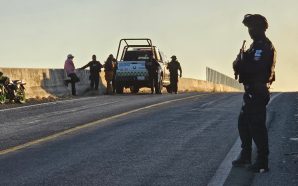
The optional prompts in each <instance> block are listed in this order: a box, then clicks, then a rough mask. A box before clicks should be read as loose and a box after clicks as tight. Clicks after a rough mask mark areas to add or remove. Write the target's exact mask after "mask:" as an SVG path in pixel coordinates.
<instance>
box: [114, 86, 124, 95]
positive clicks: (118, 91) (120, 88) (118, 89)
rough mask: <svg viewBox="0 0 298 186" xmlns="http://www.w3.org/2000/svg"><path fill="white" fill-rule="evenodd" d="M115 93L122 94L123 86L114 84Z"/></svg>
mask: <svg viewBox="0 0 298 186" xmlns="http://www.w3.org/2000/svg"><path fill="white" fill-rule="evenodd" d="M116 93H117V94H123V86H121V85H118V86H116Z"/></svg>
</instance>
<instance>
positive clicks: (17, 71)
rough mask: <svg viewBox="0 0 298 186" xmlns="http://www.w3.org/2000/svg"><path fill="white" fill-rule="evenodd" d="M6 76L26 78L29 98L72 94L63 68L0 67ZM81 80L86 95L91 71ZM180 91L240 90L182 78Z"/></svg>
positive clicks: (84, 72)
mask: <svg viewBox="0 0 298 186" xmlns="http://www.w3.org/2000/svg"><path fill="white" fill-rule="evenodd" d="M0 71H1V72H3V73H4V75H5V76H8V77H10V79H12V80H16V79H19V80H25V82H26V83H27V84H26V94H27V98H43V97H49V96H53V97H57V96H58V97H59V96H68V95H71V87H70V85H69V86H68V87H66V86H65V85H64V83H63V80H64V79H65V78H66V74H65V72H64V70H63V69H37V68H36V69H35V68H0ZM76 73H77V75H78V77H79V78H80V82H79V83H77V84H76V87H77V93H78V95H84V94H85V93H86V90H88V88H89V71H88V70H78V71H77V72H76ZM99 84H100V85H99V91H98V94H103V93H104V91H105V87H106V82H105V80H104V72H102V73H101V74H100V83H99ZM179 91H183V92H191V91H199V92H238V91H239V90H237V89H235V88H232V87H227V86H224V85H219V84H214V83H210V82H206V81H203V80H196V79H190V78H181V79H180V80H179Z"/></svg>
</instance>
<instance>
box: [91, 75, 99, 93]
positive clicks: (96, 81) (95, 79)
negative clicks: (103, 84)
mask: <svg viewBox="0 0 298 186" xmlns="http://www.w3.org/2000/svg"><path fill="white" fill-rule="evenodd" d="M98 85H99V74H91V75H90V87H91V88H95V89H96V90H97V89H98Z"/></svg>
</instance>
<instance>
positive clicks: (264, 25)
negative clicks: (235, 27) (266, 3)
mask: <svg viewBox="0 0 298 186" xmlns="http://www.w3.org/2000/svg"><path fill="white" fill-rule="evenodd" d="M242 23H243V24H244V25H245V26H247V27H249V28H261V29H263V30H264V31H265V30H266V29H268V21H267V19H266V18H265V17H264V16H262V15H260V14H246V15H245V16H244V19H243V21H242Z"/></svg>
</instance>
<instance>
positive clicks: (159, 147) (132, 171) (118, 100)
mask: <svg viewBox="0 0 298 186" xmlns="http://www.w3.org/2000/svg"><path fill="white" fill-rule="evenodd" d="M241 97H242V95H241V94H239V93H228V94H224V93H222V94H207V93H206V94H205V93H185V94H178V95H171V94H165V95H149V94H148V95H147V94H140V95H120V96H118V95H117V96H97V97H87V98H79V99H72V100H67V101H59V102H53V103H46V104H39V105H28V106H24V107H18V108H12V109H2V110H1V109H0V121H1V123H0V141H1V143H0V185H208V184H210V183H211V182H212V181H213V182H214V179H217V177H216V175H217V174H218V173H219V172H220V171H218V170H219V167H220V166H221V165H222V164H223V162H224V160H225V159H226V157H227V156H229V154H230V152H231V149H232V147H233V146H234V144H235V142H236V141H237V139H238V132H237V116H238V113H239V109H240V106H241ZM297 97H298V95H297V93H283V94H276V98H275V99H274V100H273V101H272V103H271V104H270V106H269V107H270V109H269V111H268V112H269V114H270V117H269V122H268V123H269V124H270V126H269V127H270V131H272V132H271V133H270V134H271V136H273V137H274V138H273V139H272V138H270V139H272V140H271V141H270V148H271V154H274V155H272V156H270V161H273V162H274V163H272V164H271V167H270V168H271V171H270V172H269V173H267V174H262V175H252V174H250V173H248V172H247V171H246V170H242V169H241V170H237V169H232V170H230V169H225V170H222V171H223V172H224V171H226V172H227V177H226V178H225V179H224V182H225V183H226V185H264V184H263V183H267V184H271V183H273V182H274V181H279V183H280V182H281V180H282V179H278V178H277V175H279V174H280V167H281V166H282V167H283V166H284V165H288V164H290V163H292V164H293V162H295V161H297V159H296V156H295V152H294V150H295V149H296V151H297V149H298V146H297V141H295V136H296V137H298V136H297V135H298V133H297V122H298V119H297V118H298V115H297V112H298V110H297V103H298V99H297ZM280 108H282V109H280ZM295 124H296V125H295ZM280 130H282V131H280ZM294 131H296V133H295V132H294ZM270 134H269V135H270ZM281 137H284V138H281ZM290 137H291V140H290ZM280 139H282V140H280ZM289 140H290V142H291V143H290V144H289ZM271 142H272V143H271ZM285 144H287V146H285ZM281 147H282V148H283V149H280V148H281ZM238 150H239V147H238ZM286 151H287V153H288V154H289V155H288V156H287V157H286V158H288V159H283V160H284V161H286V162H284V161H280V158H285V157H284V155H283V152H286ZM292 164H291V167H288V169H286V168H285V169H284V170H283V174H282V175H281V176H280V175H279V176H280V177H282V178H285V179H287V180H288V181H287V182H286V183H287V184H286V185H292V184H293V185H297V184H296V183H298V180H297V171H298V169H297V166H295V164H294V165H292ZM289 178H290V179H289ZM215 181H216V180H215ZM224 182H215V183H218V184H221V185H222V184H224ZM277 185H278V184H277Z"/></svg>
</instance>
